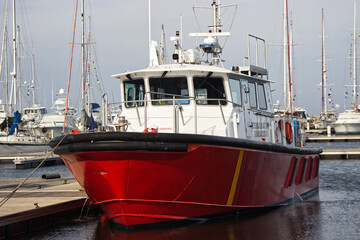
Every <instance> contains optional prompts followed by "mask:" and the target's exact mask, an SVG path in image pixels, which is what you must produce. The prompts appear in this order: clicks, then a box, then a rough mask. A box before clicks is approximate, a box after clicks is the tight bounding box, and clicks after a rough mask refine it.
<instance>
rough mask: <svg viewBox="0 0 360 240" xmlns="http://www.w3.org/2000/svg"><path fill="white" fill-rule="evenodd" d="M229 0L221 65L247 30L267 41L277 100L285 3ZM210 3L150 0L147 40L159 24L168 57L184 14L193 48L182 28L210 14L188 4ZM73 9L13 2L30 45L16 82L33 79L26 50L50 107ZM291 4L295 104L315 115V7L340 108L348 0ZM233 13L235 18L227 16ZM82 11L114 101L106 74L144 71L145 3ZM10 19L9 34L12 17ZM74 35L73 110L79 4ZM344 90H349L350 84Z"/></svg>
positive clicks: (234, 54) (193, 27) (66, 54)
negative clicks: (323, 19)
mask: <svg viewBox="0 0 360 240" xmlns="http://www.w3.org/2000/svg"><path fill="white" fill-rule="evenodd" d="M234 3H235V4H237V9H236V11H235V10H234V9H229V10H227V11H226V12H225V11H224V12H223V13H224V15H223V17H222V24H223V25H224V27H223V29H222V30H223V31H229V30H230V26H231V25H232V27H231V36H230V37H229V38H228V39H227V40H226V44H225V46H224V49H223V54H222V58H223V59H224V60H225V63H224V65H225V67H226V68H231V66H234V65H242V63H243V59H244V57H245V56H246V55H247V34H253V35H256V36H259V37H261V38H263V39H265V40H266V48H267V65H268V69H269V79H270V80H271V81H273V82H274V84H273V85H272V88H273V89H274V91H273V100H274V102H276V100H279V101H280V103H281V102H282V84H283V63H282V58H283V57H282V47H281V45H282V41H283V40H282V39H283V33H282V31H283V25H282V24H283V23H282V18H283V0H222V1H221V4H223V5H226V4H234ZM210 4H211V1H210V0H190V1H189V0H184V1H175V0H152V1H151V13H152V17H151V26H152V28H151V29H152V31H151V35H152V39H153V40H156V41H158V42H159V41H160V33H161V25H162V24H164V26H165V33H166V38H167V39H166V41H167V51H168V52H167V54H168V56H171V54H172V51H173V49H174V47H173V45H172V43H171V42H170V39H169V38H170V36H174V35H175V32H176V31H177V30H180V19H182V26H183V27H182V32H183V34H182V35H183V49H190V48H194V46H195V39H192V38H189V37H188V33H190V32H196V31H197V30H198V29H199V27H198V24H197V21H196V19H198V22H199V24H200V25H201V26H200V31H207V25H210V23H209V21H210V19H209V14H208V13H206V12H205V11H202V10H198V11H197V18H195V17H194V13H193V9H192V7H193V6H210ZM358 5H360V3H359V4H358ZM75 6H76V1H75V0H61V1H58V0H31V1H29V0H17V5H16V8H17V24H18V25H20V28H21V31H20V34H21V36H22V37H21V39H22V41H23V45H24V48H29V49H31V50H30V51H25V50H23V52H22V53H21V54H20V55H21V67H23V68H24V70H22V79H23V80H22V81H23V82H24V81H27V83H29V82H30V81H31V74H32V73H31V53H34V56H35V73H36V74H35V75H36V78H35V79H36V88H37V91H38V94H37V101H38V102H39V101H40V103H41V105H45V106H46V107H48V108H49V107H50V105H51V102H52V96H53V95H54V94H56V92H57V91H58V90H59V89H60V88H64V89H66V87H67V81H68V75H69V66H70V52H71V41H72V33H73V26H74V16H75ZM289 8H290V9H289V10H290V11H291V12H292V19H293V37H294V44H295V46H294V66H295V73H294V82H295V89H296V92H297V102H298V104H297V105H299V106H300V107H303V108H305V109H306V110H307V111H308V113H309V114H319V113H320V112H321V90H320V89H319V86H318V85H319V83H320V82H321V61H319V60H321V9H322V8H324V12H325V35H326V39H325V45H326V58H327V59H328V61H327V62H326V64H327V72H328V82H329V85H330V88H331V96H332V98H333V102H334V105H335V104H337V105H339V108H338V109H337V110H338V112H342V111H343V110H344V103H345V98H344V96H345V95H344V86H345V85H349V84H351V83H352V82H351V80H350V65H349V62H350V60H349V55H350V41H351V39H350V34H351V33H352V31H353V30H352V29H353V0H342V1H338V0H316V1H314V0H289ZM4 9H5V0H0V24H1V25H0V32H1V38H2V32H3V30H2V29H3V22H4ZM234 12H235V14H236V15H235V17H234V18H233V15H234ZM85 16H86V17H85V18H86V21H87V23H86V29H88V27H89V24H88V17H89V16H90V17H91V24H90V25H91V37H92V41H91V43H92V44H91V46H92V47H93V48H94V49H95V50H93V51H92V56H93V57H94V56H95V55H96V59H95V58H93V59H95V60H96V62H97V67H96V76H97V78H98V79H99V81H101V82H102V84H103V85H101V90H102V91H103V92H106V93H107V94H108V96H109V100H110V101H111V102H113V101H120V89H119V81H118V80H117V79H114V78H111V77H110V76H111V75H112V74H118V73H122V72H124V71H127V70H138V69H143V68H146V67H147V66H148V64H149V57H148V55H149V54H148V39H149V37H148V35H149V32H148V26H149V21H148V0H136V1H116V0H101V1H100V0H85ZM180 16H181V17H180ZM10 20H11V14H10V19H9V21H10ZM358 22H359V21H358ZM9 24H10V25H9V28H10V30H9V31H10V34H11V29H12V26H11V21H10V23H9ZM358 25H359V26H360V24H358ZM86 31H88V30H86ZM198 31H199V30H198ZM75 32H76V35H75V42H76V44H75V47H74V56H73V65H72V72H71V88H70V99H71V104H72V105H74V106H75V107H79V106H80V96H81V90H80V89H81V88H80V84H81V83H80V76H81V73H80V45H79V43H80V2H79V9H78V15H77V24H76V31H75ZM359 33H360V31H359ZM0 41H1V40H0ZM222 44H224V41H222ZM29 66H30V67H29ZM92 70H95V69H92ZM1 86H3V85H1ZM22 91H23V92H24V93H26V92H27V87H26V86H25V87H23V90H22ZM92 91H93V92H94V96H100V93H101V92H100V90H99V88H97V85H96V84H94V87H93V90H92ZM348 91H349V92H351V89H348ZM0 97H3V95H0ZM97 101H98V102H99V101H100V100H97ZM28 104H31V100H30V99H29V97H26V96H25V97H24V100H23V106H26V105H28ZM347 107H349V104H347Z"/></svg>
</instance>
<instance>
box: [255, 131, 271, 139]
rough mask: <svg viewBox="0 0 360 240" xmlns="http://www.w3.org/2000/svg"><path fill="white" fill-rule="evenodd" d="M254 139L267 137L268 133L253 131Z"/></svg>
mask: <svg viewBox="0 0 360 240" xmlns="http://www.w3.org/2000/svg"><path fill="white" fill-rule="evenodd" d="M254 134H255V137H267V136H268V131H266V130H255V131H254Z"/></svg>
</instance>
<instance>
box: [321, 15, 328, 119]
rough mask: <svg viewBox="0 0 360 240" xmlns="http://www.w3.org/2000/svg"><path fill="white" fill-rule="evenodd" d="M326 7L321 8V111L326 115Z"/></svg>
mask: <svg viewBox="0 0 360 240" xmlns="http://www.w3.org/2000/svg"><path fill="white" fill-rule="evenodd" d="M324 25H325V24H324V9H323V8H322V9H321V37H322V44H321V65H322V67H321V68H322V71H321V76H322V77H321V102H322V109H321V112H322V114H324V115H327V106H326V99H325V98H326V77H325V76H326V66H325V26H324Z"/></svg>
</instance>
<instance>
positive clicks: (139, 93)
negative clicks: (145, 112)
mask: <svg viewBox="0 0 360 240" xmlns="http://www.w3.org/2000/svg"><path fill="white" fill-rule="evenodd" d="M144 95H145V85H144V80H143V79H138V80H132V81H124V96H125V107H127V108H132V107H135V106H136V105H137V106H138V107H139V106H140V107H141V106H144ZM135 104H136V105H135Z"/></svg>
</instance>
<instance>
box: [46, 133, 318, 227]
mask: <svg viewBox="0 0 360 240" xmlns="http://www.w3.org/2000/svg"><path fill="white" fill-rule="evenodd" d="M106 135H107V136H110V137H105V138H104V136H106ZM179 135H180V136H179ZM181 135H184V136H181ZM166 138H167V139H168V142H171V141H172V143H170V144H169V143H165V142H164V141H163V140H164V139H166ZM182 138H183V140H188V142H181V139H182ZM60 139H61V138H60V137H59V138H56V139H55V140H53V141H52V142H51V145H52V146H55V144H56V143H57V142H58V141H60ZM69 139H70V140H69ZM86 139H87V140H86ZM116 139H117V140H116ZM206 139H209V141H207V140H206ZM67 140H68V141H67ZM222 140H224V144H223V145H219V143H220V142H221V141H222ZM196 141H198V143H196ZM189 142H190V143H189ZM206 142H208V143H206ZM215 143H216V144H215ZM261 144H263V143H256V142H254V141H248V140H240V141H237V140H234V142H233V143H231V142H230V141H229V139H225V138H222V137H214V136H199V135H190V134H157V133H156V134H153V133H149V134H146V133H109V134H106V133H105V134H104V133H103V134H96V133H94V134H87V135H85V134H77V135H69V136H68V138H67V139H65V140H64V141H63V143H61V145H60V146H59V147H58V148H57V149H56V150H55V153H57V154H59V155H60V156H61V158H62V159H63V161H64V162H65V164H66V166H67V167H68V168H69V169H70V171H71V172H72V173H73V175H74V176H75V178H76V179H77V180H78V182H79V183H80V185H81V186H82V187H83V188H84V189H85V191H86V192H87V194H88V196H89V197H90V198H91V199H92V200H93V201H94V202H95V204H98V205H100V206H101V208H102V209H103V211H104V213H105V215H106V216H107V217H108V218H109V219H110V220H112V221H113V222H115V223H117V224H120V225H123V226H126V227H131V226H138V225H144V224H154V223H161V222H168V221H173V220H198V221H202V220H204V219H207V218H208V217H206V216H212V215H219V214H228V213H231V212H241V211H243V210H249V209H257V208H264V207H267V206H281V205H284V203H285V202H286V201H289V200H291V199H293V198H301V197H299V196H301V195H304V194H306V193H309V192H312V191H313V192H316V190H317V188H318V186H319V177H318V169H319V158H318V153H319V150H314V149H313V150H312V151H309V150H303V149H301V148H287V149H288V150H287V151H285V152H284V151H282V150H284V149H282V148H281V147H280V148H279V149H276V146H274V144H265V148H268V149H272V148H274V150H275V151H270V150H268V149H264V147H263V146H262V145H261ZM236 145H239V146H238V147H236ZM263 145H264V144H263ZM105 146H106V147H105ZM256 146H259V147H260V149H259V148H256ZM100 149H103V150H100ZM292 152H293V153H292Z"/></svg>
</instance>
